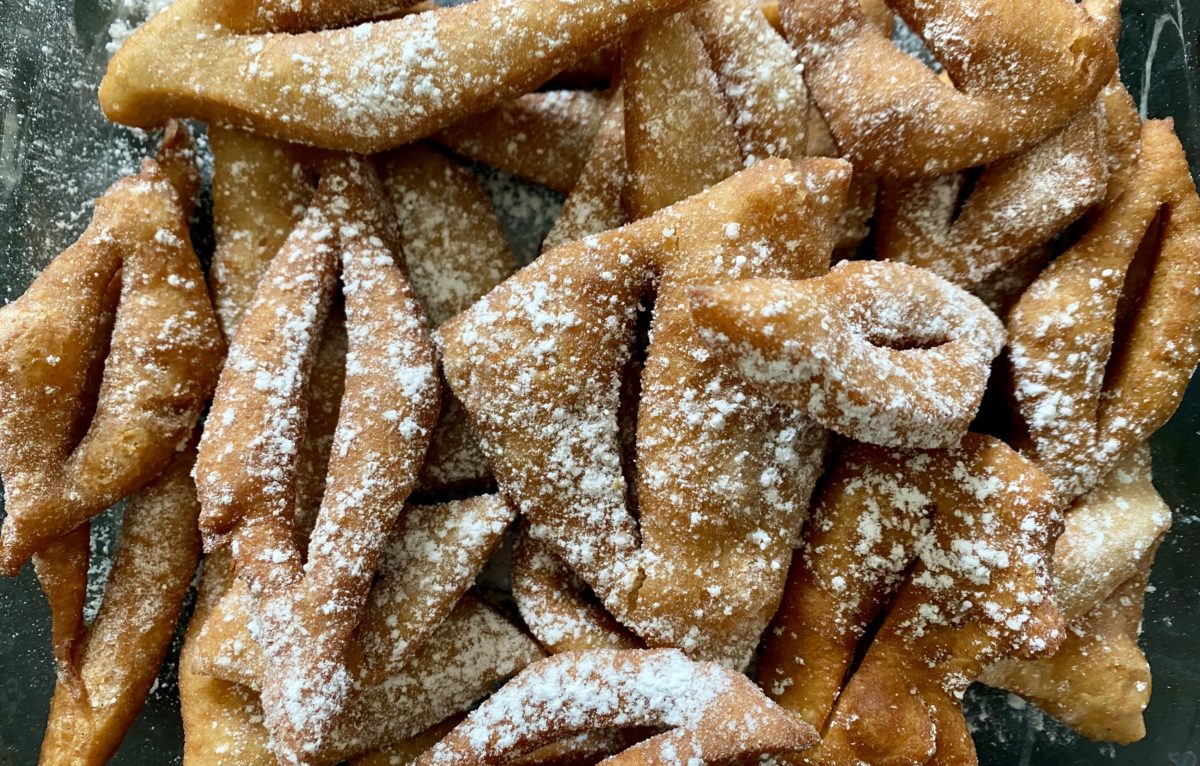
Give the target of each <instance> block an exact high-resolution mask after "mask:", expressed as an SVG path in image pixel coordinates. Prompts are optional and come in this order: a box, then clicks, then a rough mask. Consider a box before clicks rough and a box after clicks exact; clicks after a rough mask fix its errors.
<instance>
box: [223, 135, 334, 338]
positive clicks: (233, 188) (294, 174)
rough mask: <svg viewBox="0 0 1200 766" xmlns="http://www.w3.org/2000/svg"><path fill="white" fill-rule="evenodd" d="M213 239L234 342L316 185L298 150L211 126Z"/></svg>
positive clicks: (228, 327)
mask: <svg viewBox="0 0 1200 766" xmlns="http://www.w3.org/2000/svg"><path fill="white" fill-rule="evenodd" d="M208 140H209V144H210V145H211V146H212V154H213V179H212V196H213V234H214V236H215V238H216V243H217V244H216V249H215V251H214V252H213V261H212V268H211V269H210V270H209V285H210V288H211V290H212V296H213V305H214V306H215V307H216V310H217V319H218V320H219V321H220V323H221V330H222V332H223V333H224V334H225V337H226V338H227V339H229V340H233V336H234V335H235V334H236V332H237V326H238V323H239V322H240V321H241V318H242V314H243V313H245V311H246V308H247V307H248V306H249V305H250V301H251V300H252V299H253V297H254V291H255V289H257V287H258V282H259V280H260V279H262V275H263V274H264V273H265V272H266V270H267V264H269V263H270V262H271V259H272V258H274V257H275V253H277V252H279V248H280V247H282V246H283V243H284V241H285V240H286V239H287V236H288V234H290V233H291V231H292V228H293V227H294V226H295V225H296V224H297V223H298V222H299V220H300V217H301V216H303V215H304V210H305V208H306V207H307V205H308V203H309V201H310V200H311V199H312V194H313V190H314V189H315V187H316V184H315V181H314V179H313V178H312V177H311V174H310V172H309V170H308V166H307V164H306V162H307V159H308V157H307V156H306V153H305V152H304V151H303V150H301V149H299V148H298V147H294V146H290V145H288V144H285V143H282V142H280V141H275V140H273V139H270V138H265V137H263V136H258V135H255V134H253V133H246V132H245V131H241V130H237V129H234V128H223V127H221V126H219V125H212V126H210V127H209V129H208Z"/></svg>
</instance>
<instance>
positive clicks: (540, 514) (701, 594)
mask: <svg viewBox="0 0 1200 766" xmlns="http://www.w3.org/2000/svg"><path fill="white" fill-rule="evenodd" d="M846 176H847V172H846V165H845V163H842V162H840V161H837V160H823V159H820V160H819V159H808V160H804V161H802V162H799V163H790V162H788V161H786V160H775V159H769V160H764V161H763V162H760V163H758V164H757V165H755V166H754V167H752V168H750V169H748V170H745V171H742V172H741V173H739V174H737V175H735V176H734V177H732V178H730V179H728V180H726V181H724V182H722V183H720V184H718V185H717V186H714V187H713V188H711V189H709V190H708V191H707V192H704V193H702V194H699V195H696V196H695V197H692V198H690V199H688V200H685V201H684V202H682V203H679V204H678V205H675V206H673V207H671V208H668V209H666V210H664V211H661V212H660V213H658V214H655V215H654V216H651V217H650V218H648V219H644V220H642V221H638V222H635V223H632V224H629V225H628V226H626V227H624V228H622V229H617V230H615V231H611V232H606V233H604V234H601V235H596V236H592V237H586V238H584V239H583V240H579V241H576V242H573V243H568V244H566V245H562V246H560V247H557V248H554V249H552V250H550V251H549V252H547V253H545V254H543V255H542V256H541V257H540V258H538V259H537V260H536V261H534V262H533V264H531V265H530V266H527V267H525V268H524V269H522V270H521V271H520V272H518V273H517V274H516V275H515V276H513V277H511V278H510V279H509V280H507V281H506V282H504V283H503V284H502V285H500V287H498V288H497V289H496V290H493V291H492V292H491V293H490V294H489V295H487V296H485V297H484V298H483V299H482V300H481V301H480V302H478V303H477V304H475V305H474V306H473V307H472V308H471V309H469V310H468V311H466V312H464V313H463V314H461V315H459V316H458V317H456V318H455V319H453V320H451V321H450V322H448V323H447V324H446V325H444V326H443V327H442V329H441V336H442V341H443V352H444V360H443V364H444V368H445V373H446V378H447V380H448V381H449V383H450V386H451V388H452V389H453V390H454V393H455V394H456V395H457V396H458V397H459V399H460V401H462V402H463V405H464V406H465V407H466V408H467V411H468V412H469V413H470V414H471V417H472V422H473V424H474V425H475V428H476V431H477V433H478V434H479V437H480V443H481V444H482V445H483V448H484V451H485V453H487V454H488V457H489V458H490V460H491V464H492V470H493V472H494V473H495V475H496V478H497V481H498V483H499V485H500V488H501V490H502V491H503V492H504V493H505V495H506V496H507V497H508V498H509V499H510V500H511V501H512V502H513V503H514V504H516V505H517V507H518V509H519V510H520V511H521V512H522V514H523V515H524V516H525V517H526V518H527V519H528V521H529V523H530V532H531V534H532V535H533V536H534V537H537V538H540V539H542V540H544V541H546V542H547V543H549V544H550V545H551V546H552V548H553V550H554V552H555V553H556V554H557V555H559V556H560V557H561V558H562V559H563V560H564V561H565V562H566V563H567V565H568V566H570V567H571V569H572V570H574V571H575V572H576V573H577V574H579V575H580V576H581V577H582V578H583V579H584V580H585V581H586V582H587V583H588V585H589V586H591V587H592V588H593V589H594V591H595V592H596V595H597V596H598V597H599V598H600V599H601V601H602V603H603V604H604V605H605V607H606V608H607V609H608V610H609V611H610V612H611V613H612V614H613V615H614V616H615V617H617V619H619V620H621V621H622V622H623V623H624V624H626V625H627V626H629V627H631V628H632V629H633V630H634V631H635V632H637V633H638V634H639V635H640V636H641V637H642V638H644V639H646V640H647V642H648V643H651V644H666V645H676V646H680V647H682V648H684V649H685V650H687V651H688V652H689V653H691V654H693V655H694V656H700V657H713V658H721V659H723V660H724V661H726V662H729V663H731V664H735V665H736V664H742V663H744V662H745V661H746V660H747V659H748V657H749V653H750V651H751V650H752V648H753V646H754V644H755V643H757V640H758V635H759V632H760V631H761V629H762V627H763V626H764V625H765V624H766V622H767V620H768V619H769V616H770V614H771V613H772V612H774V610H775V606H776V604H777V601H778V598H779V593H780V589H781V588H782V583H783V579H784V570H785V566H786V559H785V557H786V556H788V555H789V554H790V550H791V547H792V544H793V542H794V540H795V538H796V535H797V534H798V530H799V527H800V522H801V520H802V518H803V515H804V513H805V510H806V508H807V504H808V497H809V494H810V492H811V490H812V485H813V482H814V481H815V479H816V474H817V473H818V471H819V468H820V463H821V456H822V451H823V448H824V443H825V433H824V429H822V428H820V427H819V426H817V425H816V424H815V423H813V422H812V421H810V420H809V419H808V418H806V417H805V416H804V415H802V414H801V413H799V412H796V411H794V410H791V409H790V408H788V407H786V406H782V405H777V404H774V403H771V402H770V401H768V400H767V399H766V398H764V397H762V396H761V395H760V394H758V393H756V392H755V391H754V390H753V389H751V388H748V387H746V386H745V385H744V384H743V383H741V382H740V381H739V380H737V378H736V377H735V376H733V375H730V374H729V373H728V372H726V371H725V370H724V368H723V366H721V365H719V364H718V363H717V362H716V360H715V359H713V358H711V356H710V355H708V354H707V353H706V352H705V351H704V350H703V346H702V345H701V341H700V339H699V338H698V337H696V335H695V330H694V329H693V328H692V325H691V320H690V318H689V317H688V314H687V306H686V295H687V291H688V289H689V285H693V284H704V283H712V282H715V281H717V280H721V279H727V278H730V277H735V278H736V277H738V276H742V277H750V276H762V277H770V276H779V277H792V278H795V277H803V276H808V275H812V274H817V273H820V272H821V271H823V270H824V269H825V268H826V267H827V263H828V261H827V258H828V254H829V248H830V242H829V239H828V227H827V226H826V225H825V224H827V223H828V222H829V221H830V220H832V218H833V216H834V215H835V211H836V210H837V209H838V205H839V203H840V200H841V198H842V194H843V193H844V190H845V184H846V180H847V178H846ZM652 286H653V287H655V288H656V290H657V294H656V298H655V304H654V312H653V330H652V334H651V337H652V340H651V342H650V345H649V348H648V352H647V361H646V367H645V371H644V372H643V374H642V377H641V384H642V394H641V401H640V405H639V412H638V421H637V430H638V433H637V439H638V455H637V483H638V492H637V496H638V502H639V505H640V514H639V517H638V522H635V519H634V516H633V514H632V513H631V512H630V509H629V507H628V506H627V502H626V495H627V490H626V479H625V476H624V473H623V467H622V460H621V447H620V441H619V432H618V420H617V413H618V411H619V409H620V390H621V386H622V378H623V376H622V370H623V368H624V366H625V363H626V361H627V359H628V358H629V348H630V343H631V341H632V339H633V330H634V326H635V324H636V317H637V315H638V307H639V303H640V301H641V300H642V299H643V297H644V296H645V295H646V294H647V292H648V290H649V288H651V287H652ZM697 471H700V472H702V474H701V475H703V476H705V480H704V481H703V482H697V481H695V480H694V477H695V476H696V475H697V474H696V472H697ZM639 526H640V530H639ZM639 531H640V535H639Z"/></svg>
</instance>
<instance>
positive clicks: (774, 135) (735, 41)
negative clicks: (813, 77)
mask: <svg viewBox="0 0 1200 766" xmlns="http://www.w3.org/2000/svg"><path fill="white" fill-rule="evenodd" d="M690 17H691V19H692V22H693V23H694V24H695V26H696V29H697V31H699V33H700V36H701V38H702V40H703V41H704V47H705V49H706V50H707V51H708V55H709V57H710V58H711V59H712V68H713V70H714V72H715V73H716V76H717V81H718V82H719V83H720V86H721V91H722V92H723V93H724V95H725V98H726V100H727V101H728V102H729V111H730V113H731V114H732V115H733V127H734V130H735V131H736V132H737V135H738V138H739V139H740V141H741V153H742V156H743V157H745V158H746V162H747V163H750V162H755V161H757V160H760V159H762V158H763V157H783V158H785V159H796V158H799V157H803V156H804V155H805V149H806V148H807V145H808V142H807V138H806V136H805V133H806V131H807V129H808V89H807V88H805V87H804V78H803V77H801V75H800V65H799V63H798V62H797V61H796V55H795V53H793V51H792V50H791V48H790V47H789V46H788V44H787V42H785V41H784V39H783V38H782V37H780V36H779V33H778V32H776V31H775V30H774V29H773V28H772V27H771V24H770V23H769V22H768V21H767V17H766V16H764V15H763V12H762V8H761V7H760V6H759V4H758V3H757V2H756V0H710V1H709V2H706V3H703V4H701V5H700V6H698V7H697V8H696V9H695V10H693V11H692V12H691V14H690Z"/></svg>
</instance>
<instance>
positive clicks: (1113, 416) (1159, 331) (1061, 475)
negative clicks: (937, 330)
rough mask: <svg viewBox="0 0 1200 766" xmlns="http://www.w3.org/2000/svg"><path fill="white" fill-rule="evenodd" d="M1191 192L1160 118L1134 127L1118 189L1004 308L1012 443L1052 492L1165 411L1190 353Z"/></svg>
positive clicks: (1181, 383)
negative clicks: (1018, 441) (1137, 148)
mask: <svg viewBox="0 0 1200 766" xmlns="http://www.w3.org/2000/svg"><path fill="white" fill-rule="evenodd" d="M1197 293H1200V199H1198V198H1197V196H1196V188H1195V185H1194V184H1193V182H1192V179H1191V176H1190V174H1189V172H1188V166H1187V159H1186V157H1185V156H1184V154H1183V149H1182V147H1180V145H1179V141H1178V139H1176V138H1175V135H1174V132H1173V130H1172V125H1171V123H1170V122H1169V121H1157V120H1156V121H1149V122H1147V123H1145V125H1144V126H1143V128H1142V138H1141V154H1140V156H1139V159H1138V164H1137V168H1136V170H1135V171H1134V174H1133V177H1132V178H1131V180H1130V184H1129V188H1128V189H1127V190H1126V192H1125V193H1124V194H1123V195H1122V196H1121V197H1120V198H1119V199H1118V200H1117V202H1116V203H1115V204H1114V205H1112V206H1111V207H1109V208H1107V209H1105V210H1104V211H1103V212H1102V213H1100V214H1099V215H1098V216H1097V217H1096V219H1095V220H1094V221H1093V222H1092V224H1091V226H1090V227H1089V228H1088V230H1087V231H1086V232H1085V233H1084V234H1083V235H1082V236H1081V238H1080V239H1079V241H1078V242H1077V243H1076V244H1075V245H1073V246H1072V247H1071V248H1070V249H1069V250H1067V252H1065V253H1063V254H1062V255H1060V256H1059V257H1058V258H1057V259H1056V260H1055V261H1054V262H1053V263H1052V264H1050V266H1048V267H1047V268H1046V269H1045V271H1043V272H1042V274H1041V275H1040V276H1039V277H1038V279H1037V280H1036V281H1035V282H1034V283H1033V284H1032V285H1031V286H1030V287H1029V289H1028V290H1026V291H1025V293H1024V295H1022V296H1021V299H1020V301H1018V303H1017V304H1016V306H1014V307H1013V309H1012V311H1011V312H1010V313H1009V317H1008V332H1009V344H1010V354H1009V356H1010V360H1011V368H1012V390H1013V395H1014V399H1015V402H1016V409H1017V413H1018V414H1019V417H1020V420H1021V425H1022V426H1023V428H1024V430H1025V432H1026V433H1027V436H1026V437H1025V438H1024V439H1023V441H1024V443H1023V449H1024V450H1025V452H1026V453H1027V454H1028V455H1030V456H1031V457H1032V458H1033V459H1034V460H1036V461H1037V463H1038V464H1039V465H1040V466H1041V467H1042V469H1043V470H1044V471H1045V472H1046V473H1047V475H1049V476H1050V477H1051V479H1053V481H1054V483H1055V486H1056V487H1057V488H1058V491H1059V493H1060V494H1061V495H1062V500H1063V502H1064V503H1065V502H1067V501H1070V500H1071V499H1073V498H1075V497H1078V496H1079V495H1080V494H1082V493H1083V492H1086V491H1087V490H1088V489H1090V488H1091V487H1093V486H1095V485H1096V483H1097V482H1098V481H1099V480H1100V478H1101V477H1102V476H1103V475H1104V474H1105V473H1107V471H1108V470H1109V469H1110V468H1111V467H1112V466H1113V465H1115V464H1116V463H1117V462H1119V461H1120V460H1121V458H1122V457H1123V456H1124V455H1126V454H1127V453H1128V452H1129V451H1130V450H1132V449H1133V448H1134V447H1136V446H1137V445H1138V444H1140V443H1141V442H1142V441H1144V440H1145V439H1146V438H1147V437H1148V436H1149V435H1150V434H1152V433H1153V432H1154V431H1155V430H1157V429H1158V428H1159V426H1161V425H1162V424H1163V423H1165V422H1166V421H1167V419H1168V418H1169V417H1170V416H1171V414H1172V413H1174V411H1175V408H1176V407H1177V406H1178V405H1179V401H1180V399H1181V398H1182V396H1183V392H1184V389H1185V387H1186V385H1187V382H1188V379H1189V378H1190V377H1191V374H1192V371H1193V370H1194V369H1195V367H1196V362H1197V360H1198V359H1200V339H1198V338H1197V337H1196V335H1197V327H1200V322H1198V321H1197V316H1196V313H1197V306H1198V304H1197V301H1196V295H1197Z"/></svg>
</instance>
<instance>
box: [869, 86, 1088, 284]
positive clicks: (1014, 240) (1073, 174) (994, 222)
mask: <svg viewBox="0 0 1200 766" xmlns="http://www.w3.org/2000/svg"><path fill="white" fill-rule="evenodd" d="M1104 128H1105V120H1104V114H1103V112H1102V110H1101V109H1100V108H1099V107H1093V108H1090V109H1084V110H1083V111H1081V112H1080V113H1079V114H1077V115H1076V116H1075V117H1074V118H1072V120H1071V121H1070V122H1069V123H1067V125H1066V127H1064V128H1063V129H1062V130H1060V131H1059V132H1057V133H1055V134H1054V135H1053V136H1051V137H1050V138H1048V139H1046V140H1045V141H1042V142H1041V143H1039V144H1037V145H1036V146H1034V147H1033V148H1031V149H1030V150H1028V151H1026V152H1022V153H1021V154H1018V155H1015V156H1013V157H1007V158H1004V159H1001V160H998V161H996V162H994V163H992V164H991V165H988V166H987V167H986V168H984V169H983V170H982V171H981V172H980V173H979V176H978V177H977V178H976V179H975V181H974V183H973V185H972V186H971V187H970V192H969V194H967V195H965V198H963V197H964V195H963V192H964V190H965V188H966V187H965V185H966V184H967V183H968V179H967V176H966V175H965V174H961V173H959V174H954V175H948V176H940V177H937V178H930V179H920V180H916V181H908V182H895V181H885V182H884V184H883V189H882V193H881V195H880V201H879V210H878V219H877V221H876V227H875V248H876V255H877V257H879V258H881V259H887V260H893V261H901V262H903V263H911V264H913V265H915V266H923V267H925V268H927V269H930V270H931V271H933V272H934V273H936V274H937V275H938V276H940V277H943V278H945V279H948V280H950V281H951V282H953V283H954V284H956V285H959V286H960V287H963V288H965V289H967V290H971V291H972V292H974V291H975V289H976V288H977V287H978V286H979V285H980V284H982V283H984V282H986V281H988V280H989V279H991V278H992V277H993V276H994V275H995V274H996V273H997V272H1000V271H1003V270H1005V269H1006V268H1007V267H1008V266H1009V264H1011V263H1012V262H1013V261H1015V260H1016V259H1018V258H1020V257H1021V256H1022V255H1023V254H1024V253H1027V252H1029V251H1030V250H1033V249H1034V248H1037V247H1041V246H1043V245H1045V244H1047V243H1049V242H1050V240H1051V239H1053V238H1054V237H1055V236H1056V235H1058V234H1059V233H1060V232H1062V231H1063V230H1064V229H1065V228H1066V227H1067V226H1068V225H1070V224H1071V223H1072V222H1074V221H1075V220H1077V219H1078V218H1079V217H1080V216H1082V215H1083V214H1084V213H1085V212H1087V211H1088V210H1090V209H1091V208H1092V207H1093V206H1094V205H1095V204H1096V203H1098V202H1100V201H1101V200H1103V199H1104V197H1105V193H1106V189H1107V186H1108V165H1109V158H1108V156H1107V155H1108V142H1107V136H1106V135H1105V129H1104Z"/></svg>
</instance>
